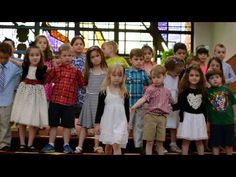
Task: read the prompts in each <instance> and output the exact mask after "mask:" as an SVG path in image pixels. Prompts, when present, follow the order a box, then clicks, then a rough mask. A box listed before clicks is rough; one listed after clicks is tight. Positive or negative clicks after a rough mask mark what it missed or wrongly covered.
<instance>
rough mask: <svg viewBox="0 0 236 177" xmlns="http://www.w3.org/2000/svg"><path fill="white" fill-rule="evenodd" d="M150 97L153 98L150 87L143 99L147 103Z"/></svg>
mask: <svg viewBox="0 0 236 177" xmlns="http://www.w3.org/2000/svg"><path fill="white" fill-rule="evenodd" d="M150 97H151V89H150V87H148V88H147V90H146V92H145V93H144V96H143V98H144V99H146V100H147V102H149V100H150Z"/></svg>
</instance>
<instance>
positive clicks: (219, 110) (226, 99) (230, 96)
mask: <svg viewBox="0 0 236 177" xmlns="http://www.w3.org/2000/svg"><path fill="white" fill-rule="evenodd" d="M206 79H207V81H208V82H209V83H210V85H211V88H209V89H207V113H208V120H209V122H210V124H211V131H210V132H211V134H210V142H211V145H212V150H213V155H219V153H220V146H222V147H225V151H226V154H227V155H232V153H233V146H234V142H235V137H234V122H235V121H236V99H235V96H234V93H233V92H232V91H231V90H230V89H229V88H228V87H226V86H224V85H223V84H224V76H223V73H222V71H220V70H209V71H208V72H207V74H206Z"/></svg>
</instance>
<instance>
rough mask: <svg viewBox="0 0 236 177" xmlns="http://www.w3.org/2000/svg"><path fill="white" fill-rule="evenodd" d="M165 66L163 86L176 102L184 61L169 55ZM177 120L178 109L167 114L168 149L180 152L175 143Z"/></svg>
mask: <svg viewBox="0 0 236 177" xmlns="http://www.w3.org/2000/svg"><path fill="white" fill-rule="evenodd" d="M165 68H166V71H167V75H166V78H165V80H164V86H165V87H166V88H168V89H169V90H170V92H171V96H172V98H173V100H174V103H177V100H178V85H179V75H180V73H181V72H182V71H183V69H184V61H183V60H182V59H180V58H177V57H176V56H170V57H168V59H167V60H166V62H165ZM178 122H179V116H178V111H173V112H171V113H170V114H169V115H168V116H167V124H166V128H167V129H170V140H171V143H170V151H172V152H177V153H180V152H181V150H180V148H179V147H178V146H177V144H176V129H177V127H178Z"/></svg>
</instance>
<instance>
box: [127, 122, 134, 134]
mask: <svg viewBox="0 0 236 177" xmlns="http://www.w3.org/2000/svg"><path fill="white" fill-rule="evenodd" d="M132 129H133V126H132V125H131V124H130V123H129V124H128V132H129V133H130V131H131V130H132Z"/></svg>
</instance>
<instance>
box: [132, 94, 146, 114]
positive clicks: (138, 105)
mask: <svg viewBox="0 0 236 177" xmlns="http://www.w3.org/2000/svg"><path fill="white" fill-rule="evenodd" d="M145 102H146V99H145V98H144V97H142V98H140V99H139V100H138V101H137V102H136V103H135V104H134V105H133V106H132V107H131V108H130V112H134V111H135V110H136V109H137V108H138V107H140V106H141V105H142V104H144V103H145Z"/></svg>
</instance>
